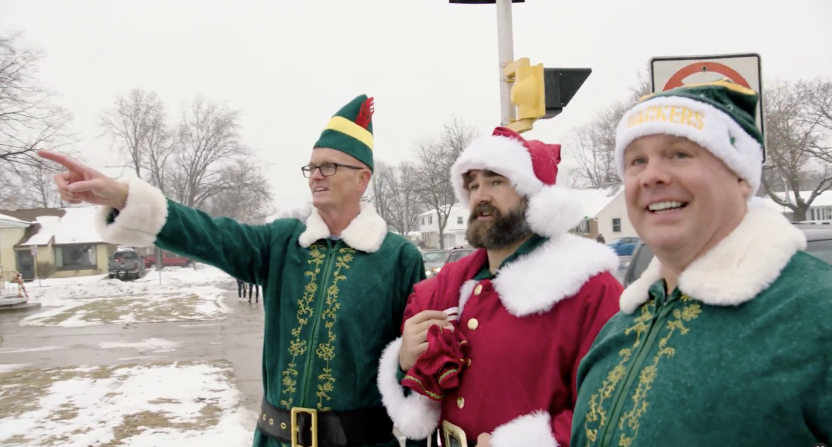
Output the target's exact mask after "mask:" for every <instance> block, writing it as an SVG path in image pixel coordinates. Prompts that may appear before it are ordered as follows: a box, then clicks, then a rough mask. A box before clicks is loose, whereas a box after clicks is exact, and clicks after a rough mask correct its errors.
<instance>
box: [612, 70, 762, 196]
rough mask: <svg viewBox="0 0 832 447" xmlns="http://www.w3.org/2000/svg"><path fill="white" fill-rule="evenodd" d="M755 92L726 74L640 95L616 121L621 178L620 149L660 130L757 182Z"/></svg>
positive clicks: (758, 155) (758, 144) (759, 151)
mask: <svg viewBox="0 0 832 447" xmlns="http://www.w3.org/2000/svg"><path fill="white" fill-rule="evenodd" d="M758 98H759V97H758V95H757V93H756V92H755V91H754V90H751V89H748V88H745V87H743V86H740V85H738V84H736V83H734V82H732V81H731V80H729V79H723V80H720V81H716V82H710V83H706V84H695V85H689V86H684V87H679V88H675V89H672V90H668V91H665V92H661V93H656V94H653V95H649V96H646V97H644V98H642V99H641V101H639V103H638V104H636V105H635V106H633V108H632V109H630V110H629V111H628V112H627V113H625V114H624V117H623V118H621V121H620V122H619V123H618V129H617V130H616V141H615V161H616V164H617V166H618V175H619V176H620V177H621V178H622V179H623V178H624V151H625V150H626V149H627V146H629V145H630V144H631V143H632V142H633V141H635V140H636V139H638V138H641V137H644V136H648V135H657V134H666V135H674V136H677V137H684V138H687V139H688V140H690V141H693V142H694V143H696V144H698V145H700V146H702V147H704V148H705V149H707V150H708V151H710V152H711V153H712V154H714V155H715V156H717V157H718V158H719V159H721V160H722V161H723V163H725V165H726V166H728V168H729V169H731V170H732V171H734V172H735V173H736V174H737V175H738V176H739V177H740V178H742V179H744V180H745V181H747V182H748V184H749V185H750V186H751V192H750V193H749V199H751V198H753V197H754V195H755V194H756V193H757V190H758V189H759V188H760V180H761V177H762V173H763V135H762V133H760V130H759V129H758V128H757V123H756V113H757V102H758Z"/></svg>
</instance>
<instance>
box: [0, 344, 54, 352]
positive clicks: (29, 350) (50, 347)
mask: <svg viewBox="0 0 832 447" xmlns="http://www.w3.org/2000/svg"><path fill="white" fill-rule="evenodd" d="M58 349H66V347H63V346H41V347H39V348H20V349H0V354H20V353H24V352H44V351H55V350H58Z"/></svg>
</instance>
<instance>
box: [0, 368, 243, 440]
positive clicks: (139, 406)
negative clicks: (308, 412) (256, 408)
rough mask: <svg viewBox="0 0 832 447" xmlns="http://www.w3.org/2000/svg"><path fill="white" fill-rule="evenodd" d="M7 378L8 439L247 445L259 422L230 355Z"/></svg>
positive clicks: (0, 412) (4, 424) (1, 427)
mask: <svg viewBox="0 0 832 447" xmlns="http://www.w3.org/2000/svg"><path fill="white" fill-rule="evenodd" d="M0 384H2V385H0V444H3V445H6V444H11V445H22V446H33V447H34V446H44V445H61V446H67V447H73V446H77V447H88V446H92V445H105V444H106V445H112V446H132V447H150V446H161V445H165V446H167V445H176V446H178V447H188V446H194V447H196V446H205V445H222V446H229V447H235V446H239V447H243V446H246V447H247V446H249V445H251V439H252V434H253V429H254V425H255V423H256V422H255V421H256V414H254V413H252V412H250V411H247V410H245V409H244V408H243V407H242V405H241V404H240V393H239V391H238V390H237V389H236V387H235V386H234V385H233V376H232V373H231V367H230V365H229V364H228V363H227V362H176V363H165V364H145V365H119V366H101V367H79V368H55V369H46V370H25V371H18V372H15V373H6V374H0Z"/></svg>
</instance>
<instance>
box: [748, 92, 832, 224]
mask: <svg viewBox="0 0 832 447" xmlns="http://www.w3.org/2000/svg"><path fill="white" fill-rule="evenodd" d="M830 92H832V88H830V87H829V81H828V80H822V79H816V80H812V81H803V80H801V81H784V80H780V79H776V80H770V81H768V82H766V93H765V96H764V98H763V99H764V101H763V106H764V107H765V117H766V126H765V129H766V138H767V142H768V145H767V151H766V156H767V157H768V159H769V163H770V165H771V167H770V168H769V169H767V170H766V172H765V173H764V175H763V189H764V190H765V191H766V193H767V194H768V196H769V197H771V199H772V200H773V201H774V202H775V203H777V204H778V205H780V206H784V207H786V208H789V209H790V210H791V211H792V212H793V213H794V218H795V220H806V214H807V211H808V210H809V208H810V207H811V205H812V202H813V201H814V200H815V198H817V197H818V196H819V195H820V194H821V193H823V192H824V191H827V190H829V189H830V188H832V151H830V147H829V144H828V142H829V137H830V135H829V131H830V128H827V127H826V126H825V125H824V124H825V123H824V119H825V116H824V114H825V110H824V108H825V107H826V104H827V103H829V102H830V99H829V96H828V95H829V94H830ZM804 194H808V197H805V196H804Z"/></svg>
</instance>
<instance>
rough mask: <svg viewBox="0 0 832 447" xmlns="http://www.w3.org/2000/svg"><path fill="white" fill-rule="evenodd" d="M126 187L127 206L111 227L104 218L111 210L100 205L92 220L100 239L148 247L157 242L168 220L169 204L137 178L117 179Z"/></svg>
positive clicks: (112, 242) (153, 188) (152, 188)
mask: <svg viewBox="0 0 832 447" xmlns="http://www.w3.org/2000/svg"><path fill="white" fill-rule="evenodd" d="M119 182H121V183H123V184H125V185H127V187H128V188H129V189H128V193H127V204H126V205H125V207H124V209H123V210H121V211H120V212H119V214H118V217H116V219H115V221H114V222H113V223H111V224H108V223H107V218H108V217H109V216H110V213H112V212H113V209H112V208H110V207H107V206H102V207H100V208H99V209H98V215H97V216H96V217H95V229H96V231H98V234H99V236H101V238H102V239H104V240H105V241H107V242H109V243H111V244H119V245H127V246H131V247H148V246H151V245H153V244H154V242H156V235H157V234H159V232H160V231H162V227H164V226H165V222H166V221H167V218H168V202H167V199H166V198H165V195H164V194H162V191H160V190H159V189H157V188H155V187H153V186H151V185H149V184H148V183H145V182H144V181H142V180H141V179H138V178H125V179H119Z"/></svg>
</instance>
